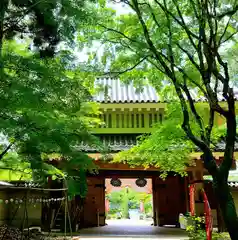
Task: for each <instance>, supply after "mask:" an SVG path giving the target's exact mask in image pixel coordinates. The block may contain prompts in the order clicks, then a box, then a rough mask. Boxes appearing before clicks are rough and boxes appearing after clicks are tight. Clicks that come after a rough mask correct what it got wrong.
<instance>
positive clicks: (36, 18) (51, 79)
mask: <svg viewBox="0 0 238 240" xmlns="http://www.w3.org/2000/svg"><path fill="white" fill-rule="evenodd" d="M84 4H85V5H84ZM90 8H91V7H90V3H89V2H86V1H70V0H59V1H58V0H50V1H34V0H33V1H28V0H27V1H24V0H12V1H8V0H4V1H1V3H0V79H1V84H0V92H1V97H0V98H1V99H0V100H1V101H0V132H1V134H2V135H3V136H4V141H2V142H1V153H0V159H1V168H2V169H9V170H11V169H10V168H12V170H15V171H18V172H19V173H21V172H23V173H24V177H26V176H27V174H28V175H29V174H30V175H31V174H32V175H33V179H34V180H36V181H38V180H39V181H42V180H45V179H46V176H48V175H55V176H57V177H61V178H66V179H67V180H68V184H69V185H70V186H69V189H70V192H74V194H75V193H79V194H83V195H85V189H86V186H85V184H86V175H85V171H86V170H89V169H91V168H94V166H93V162H92V159H91V158H89V157H88V156H87V155H86V154H84V153H83V152H82V148H81V145H82V143H84V144H88V145H92V144H93V145H99V141H98V139H97V138H96V137H94V136H93V135H92V128H94V127H95V126H97V125H98V124H99V123H100V122H99V120H98V119H97V115H98V114H99V110H98V106H97V104H95V103H93V101H92V93H93V89H92V87H93V82H94V76H93V75H91V74H88V73H86V72H85V71H83V70H82V69H81V67H78V66H76V65H75V64H73V63H76V60H77V59H76V57H75V54H74V49H76V48H80V47H81V46H82V43H78V42H76V41H75V40H76V37H77V33H78V31H80V28H81V27H82V26H83V25H85V24H86V23H87V22H90V21H91V20H92V19H93V16H92V15H90ZM29 46H30V47H29ZM99 148H100V147H99ZM13 159H15V164H13V162H14V161H13ZM53 160H54V161H53ZM55 160H57V161H56V162H57V164H55ZM75 176H77V177H78V178H77V179H76V178H75ZM75 182H78V183H80V184H81V188H79V187H75V186H73V184H75Z"/></svg>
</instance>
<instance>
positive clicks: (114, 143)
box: [79, 134, 238, 152]
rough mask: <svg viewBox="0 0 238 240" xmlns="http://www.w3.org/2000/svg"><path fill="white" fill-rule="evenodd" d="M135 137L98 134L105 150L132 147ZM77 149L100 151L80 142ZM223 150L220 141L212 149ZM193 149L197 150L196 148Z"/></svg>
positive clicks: (115, 150) (236, 145) (237, 144)
mask: <svg viewBox="0 0 238 240" xmlns="http://www.w3.org/2000/svg"><path fill="white" fill-rule="evenodd" d="M137 137H138V135H136V134H130V135H129V134H128V135H120V134H114V135H110V134H107V135H101V136H99V138H100V141H101V142H102V143H103V145H104V146H105V148H107V149H106V150H108V151H110V152H119V151H124V150H129V149H130V148H132V147H134V146H135V145H136V144H137ZM79 149H80V150H81V151H85V152H100V149H98V148H97V146H95V147H93V146H88V145H86V144H82V145H81V146H80V147H79ZM224 150H225V143H224V142H220V143H218V144H217V145H216V146H215V147H214V149H213V151H215V152H223V151H224ZM195 151H199V150H198V149H197V150H195ZM235 151H238V142H236V143H235Z"/></svg>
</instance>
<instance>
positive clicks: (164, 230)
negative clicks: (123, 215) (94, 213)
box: [80, 219, 188, 240]
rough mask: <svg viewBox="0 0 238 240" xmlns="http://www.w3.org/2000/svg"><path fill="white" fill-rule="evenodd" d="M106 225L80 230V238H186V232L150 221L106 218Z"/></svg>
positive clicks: (182, 239)
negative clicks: (153, 224) (158, 225)
mask: <svg viewBox="0 0 238 240" xmlns="http://www.w3.org/2000/svg"><path fill="white" fill-rule="evenodd" d="M107 224H108V225H107V226H104V227H98V228H97V227H96V228H87V229H82V230H80V239H86V238H87V239H97V238H102V239H107V240H109V239H110V240H112V239H115V238H119V239H127V240H129V239H136V238H140V239H166V240H178V239H179V240H185V239H188V238H187V236H186V232H185V231H183V230H181V229H178V228H172V227H154V226H151V222H148V221H138V220H133V219H131V220H108V221H107Z"/></svg>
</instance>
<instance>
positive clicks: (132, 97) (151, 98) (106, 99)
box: [94, 78, 160, 103]
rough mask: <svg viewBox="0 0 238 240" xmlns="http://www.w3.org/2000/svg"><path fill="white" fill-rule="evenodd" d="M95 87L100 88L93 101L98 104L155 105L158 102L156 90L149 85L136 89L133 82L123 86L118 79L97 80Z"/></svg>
mask: <svg viewBox="0 0 238 240" xmlns="http://www.w3.org/2000/svg"><path fill="white" fill-rule="evenodd" d="M95 85H96V86H97V87H99V88H102V89H101V91H99V93H98V94H96V96H95V97H94V100H95V101H96V102H100V103H151V102H154V103H156V102H159V101H160V100H159V97H158V95H157V93H156V90H155V89H154V88H153V87H152V86H150V85H146V86H143V87H142V88H140V89H137V88H136V87H134V85H133V82H130V83H129V84H125V83H123V82H122V81H120V80H119V79H112V78H98V79H97V80H96V82H95Z"/></svg>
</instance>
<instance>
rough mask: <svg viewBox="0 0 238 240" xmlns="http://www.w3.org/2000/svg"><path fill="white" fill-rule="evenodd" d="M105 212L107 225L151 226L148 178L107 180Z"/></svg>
mask: <svg viewBox="0 0 238 240" xmlns="http://www.w3.org/2000/svg"><path fill="white" fill-rule="evenodd" d="M105 185H106V190H105V210H106V224H108V225H128V224H129V225H147V226H149V225H153V195H152V194H153V193H152V179H150V178H146V179H145V178H139V179H136V178H107V179H106V180H105Z"/></svg>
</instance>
